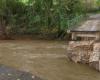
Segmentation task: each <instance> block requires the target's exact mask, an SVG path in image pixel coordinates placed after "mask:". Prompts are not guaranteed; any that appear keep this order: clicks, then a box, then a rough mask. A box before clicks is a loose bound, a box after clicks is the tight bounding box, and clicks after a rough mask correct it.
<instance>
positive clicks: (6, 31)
mask: <svg viewBox="0 0 100 80" xmlns="http://www.w3.org/2000/svg"><path fill="white" fill-rule="evenodd" d="M85 12H86V7H85V6H84V3H83V1H82V0H0V32H1V33H2V34H3V35H4V36H8V35H11V34H32V35H33V34H42V36H46V35H52V36H54V37H63V36H64V35H65V34H66V30H67V29H68V28H69V27H71V26H73V25H75V24H76V23H78V22H79V21H80V19H81V18H82V15H84V14H85Z"/></svg>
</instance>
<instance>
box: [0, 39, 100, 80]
mask: <svg viewBox="0 0 100 80" xmlns="http://www.w3.org/2000/svg"><path fill="white" fill-rule="evenodd" d="M66 48H67V44H66V42H64V41H41V40H35V41H34V40H33V41H0V64H3V65H7V66H10V67H14V68H16V69H19V70H22V71H28V72H31V73H33V74H35V75H38V76H40V77H41V78H43V79H44V80H100V73H99V72H97V71H95V70H93V69H91V68H89V67H88V66H85V65H81V64H74V63H72V62H70V61H68V60H67V58H66V53H67V51H66Z"/></svg>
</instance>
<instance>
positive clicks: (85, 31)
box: [67, 15, 100, 71]
mask: <svg viewBox="0 0 100 80" xmlns="http://www.w3.org/2000/svg"><path fill="white" fill-rule="evenodd" d="M99 16H100V15H99ZM69 32H70V33H71V37H72V40H71V41H69V47H68V53H67V55H68V58H69V59H70V60H72V61H74V62H75V63H84V64H89V66H91V67H93V68H95V69H96V70H98V71H100V18H98V16H97V18H96V16H94V17H91V18H90V19H88V20H87V21H85V22H84V24H83V25H82V26H78V27H74V28H71V29H69Z"/></svg>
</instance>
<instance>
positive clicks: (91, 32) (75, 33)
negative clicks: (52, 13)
mask: <svg viewBox="0 0 100 80" xmlns="http://www.w3.org/2000/svg"><path fill="white" fill-rule="evenodd" d="M69 31H70V33H71V34H72V40H78V39H81V40H100V20H87V21H86V22H85V23H84V25H82V26H78V27H74V28H71V29H69Z"/></svg>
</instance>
